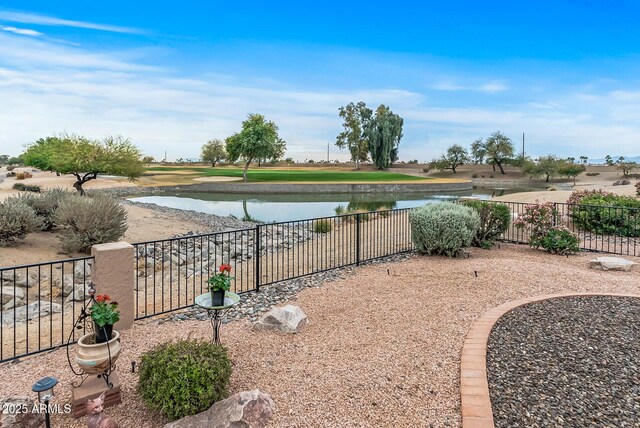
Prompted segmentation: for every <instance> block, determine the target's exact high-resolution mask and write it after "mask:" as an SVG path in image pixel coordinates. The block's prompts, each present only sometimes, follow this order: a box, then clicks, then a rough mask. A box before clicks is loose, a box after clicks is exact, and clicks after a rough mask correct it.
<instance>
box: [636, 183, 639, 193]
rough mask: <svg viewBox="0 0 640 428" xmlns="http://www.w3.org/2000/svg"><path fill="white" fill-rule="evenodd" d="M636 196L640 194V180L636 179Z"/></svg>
mask: <svg viewBox="0 0 640 428" xmlns="http://www.w3.org/2000/svg"><path fill="white" fill-rule="evenodd" d="M636 196H640V181H636Z"/></svg>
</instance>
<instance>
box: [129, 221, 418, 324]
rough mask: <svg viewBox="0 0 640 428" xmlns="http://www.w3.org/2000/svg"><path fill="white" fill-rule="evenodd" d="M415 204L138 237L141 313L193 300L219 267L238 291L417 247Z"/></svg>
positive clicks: (149, 313)
mask: <svg viewBox="0 0 640 428" xmlns="http://www.w3.org/2000/svg"><path fill="white" fill-rule="evenodd" d="M408 211H409V210H408V209H396V210H387V211H376V212H364V213H354V214H347V215H341V216H333V217H321V218H314V219H307V220H295V221H287V222H279V223H269V224H258V225H256V227H254V228H251V229H243V230H235V231H228V232H217V233H211V234H204V235H191V236H184V237H179V238H173V239H165V240H160V241H150V242H142V243H137V244H134V247H135V254H136V261H135V269H136V291H135V298H136V319H142V318H147V317H150V316H154V315H158V314H162V313H167V312H171V311H174V310H177V309H182V308H185V307H188V306H191V305H193V302H194V298H195V297H196V296H197V295H198V294H202V293H205V292H206V291H207V284H206V280H207V277H208V275H209V273H210V272H211V270H212V269H216V268H217V267H218V266H219V265H220V264H222V263H227V264H230V265H231V266H232V269H233V271H232V272H233V277H234V279H233V281H232V291H234V292H237V293H245V292H248V291H255V290H259V289H260V287H261V286H265V285H270V284H274V283H278V282H281V281H286V280H290V279H295V278H299V277H302V276H306V275H311V274H314V273H319V272H323V271H327V270H330V269H335V268H339V267H344V266H349V265H357V264H359V263H361V262H364V261H368V260H373V259H377V258H381V257H386V256H390V255H393V254H398V253H402V252H407V251H411V250H412V249H413V244H412V242H411V231H410V227H409V221H408Z"/></svg>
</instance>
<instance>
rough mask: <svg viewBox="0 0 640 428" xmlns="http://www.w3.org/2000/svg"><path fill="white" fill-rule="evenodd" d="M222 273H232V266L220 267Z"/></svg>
mask: <svg viewBox="0 0 640 428" xmlns="http://www.w3.org/2000/svg"><path fill="white" fill-rule="evenodd" d="M220 272H228V273H231V265H227V264H224V265H220Z"/></svg>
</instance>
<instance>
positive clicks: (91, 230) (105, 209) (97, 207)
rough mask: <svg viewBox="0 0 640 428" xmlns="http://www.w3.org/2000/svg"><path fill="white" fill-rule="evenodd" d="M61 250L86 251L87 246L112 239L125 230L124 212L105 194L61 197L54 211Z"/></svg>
mask: <svg viewBox="0 0 640 428" xmlns="http://www.w3.org/2000/svg"><path fill="white" fill-rule="evenodd" d="M54 223H55V224H56V226H57V227H58V230H59V238H60V243H61V244H62V249H63V250H64V251H67V252H74V251H81V252H89V251H90V250H91V246H92V245H95V244H104V243H107V242H115V241H118V240H119V239H120V238H122V237H123V236H124V233H125V232H126V231H127V211H126V210H125V209H124V208H123V207H122V205H120V204H119V203H118V200H117V199H115V198H113V197H111V196H107V195H100V194H98V195H95V196H93V197H87V196H76V195H74V196H72V197H68V198H64V199H63V200H62V201H61V202H60V205H59V206H58V209H57V210H56V211H55V216H54Z"/></svg>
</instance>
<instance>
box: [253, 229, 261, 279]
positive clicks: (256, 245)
mask: <svg viewBox="0 0 640 428" xmlns="http://www.w3.org/2000/svg"><path fill="white" fill-rule="evenodd" d="M254 233H255V238H254V239H255V242H254V245H253V248H254V252H255V254H254V259H255V262H254V264H253V266H254V269H255V271H256V272H255V277H256V291H260V240H261V239H260V238H261V237H260V225H259V224H257V225H256V229H255V232H254Z"/></svg>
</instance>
